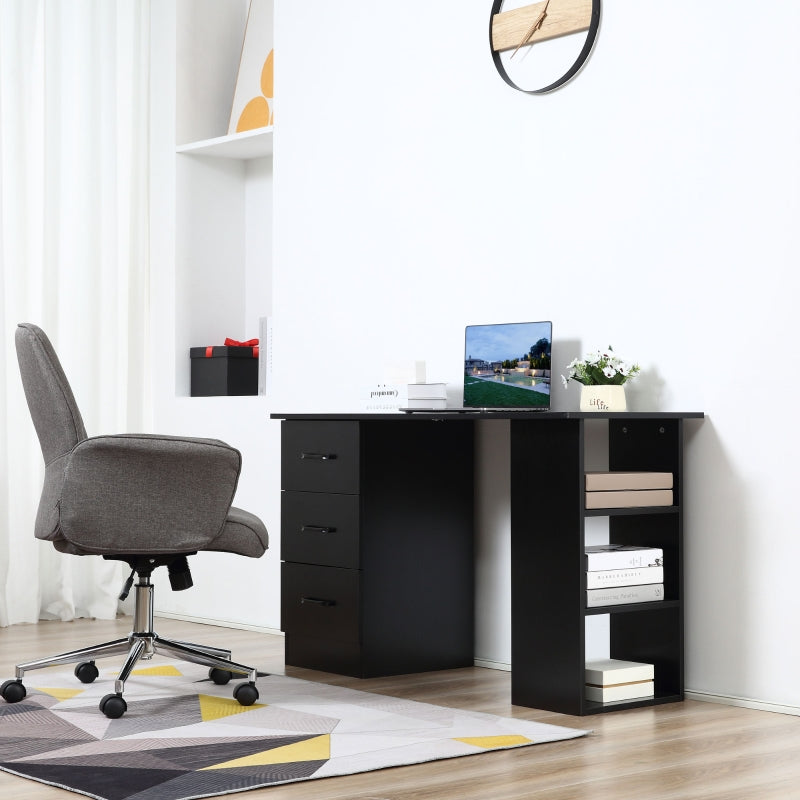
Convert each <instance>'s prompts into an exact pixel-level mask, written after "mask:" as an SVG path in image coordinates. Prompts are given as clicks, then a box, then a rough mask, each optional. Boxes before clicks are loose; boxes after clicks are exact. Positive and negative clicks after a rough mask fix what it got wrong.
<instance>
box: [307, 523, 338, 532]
mask: <svg viewBox="0 0 800 800" xmlns="http://www.w3.org/2000/svg"><path fill="white" fill-rule="evenodd" d="M300 532H301V533H336V528H331V527H329V526H327V525H301V526H300Z"/></svg>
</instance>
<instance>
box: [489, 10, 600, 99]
mask: <svg viewBox="0 0 800 800" xmlns="http://www.w3.org/2000/svg"><path fill="white" fill-rule="evenodd" d="M599 26H600V0H539V2H535V3H533V4H531V3H530V2H528V0H505V1H504V0H493V2H492V11H491V16H490V20H489V44H490V48H491V52H492V58H493V59H494V64H495V67H496V68H497V71H498V72H499V73H500V77H502V78H503V80H504V81H505V82H506V83H507V84H509V86H513V87H514V88H515V89H518V90H519V91H521V92H525V93H527V94H545V93H546V92H551V91H553V90H554V89H558V88H559V87H560V86H563V85H564V84H565V83H567V82H568V81H569V80H571V79H572V78H573V77H575V75H577V73H578V72H579V71H580V69H581V67H582V66H583V64H584V63H585V61H586V59H587V58H588V57H589V54H590V53H591V51H592V47H593V45H594V41H595V38H596V36H597V29H598V28H599Z"/></svg>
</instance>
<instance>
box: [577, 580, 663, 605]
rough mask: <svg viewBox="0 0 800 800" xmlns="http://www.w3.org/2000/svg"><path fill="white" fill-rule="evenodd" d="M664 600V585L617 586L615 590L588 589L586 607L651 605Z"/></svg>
mask: <svg viewBox="0 0 800 800" xmlns="http://www.w3.org/2000/svg"><path fill="white" fill-rule="evenodd" d="M663 599H664V584H663V583H648V584H645V585H643V586H617V587H615V588H613V589H587V590H586V607H587V608H597V607H598V606H618V605H622V604H624V603H651V602H654V601H656V600H663Z"/></svg>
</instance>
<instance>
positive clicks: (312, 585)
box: [281, 562, 361, 642]
mask: <svg viewBox="0 0 800 800" xmlns="http://www.w3.org/2000/svg"><path fill="white" fill-rule="evenodd" d="M360 577H361V573H360V572H359V571H358V570H355V569H340V568H339V567H319V566H316V565H314V564H292V563H287V562H284V563H283V564H282V565H281V628H282V629H283V631H284V632H285V633H286V634H287V635H288V634H290V633H297V634H301V635H303V636H308V637H316V638H319V639H329V640H339V641H343V642H358V641H359V639H360V626H359V586H360Z"/></svg>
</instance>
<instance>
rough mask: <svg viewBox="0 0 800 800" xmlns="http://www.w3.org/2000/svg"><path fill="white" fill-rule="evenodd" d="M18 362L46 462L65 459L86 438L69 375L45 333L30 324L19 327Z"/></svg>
mask: <svg viewBox="0 0 800 800" xmlns="http://www.w3.org/2000/svg"><path fill="white" fill-rule="evenodd" d="M14 341H15V344H16V347H17V360H18V361H19V371H20V374H21V376H22V386H23V388H24V389H25V397H26V399H27V401H28V408H29V409H30V412H31V417H32V418H33V425H34V427H35V428H36V434H37V435H38V437H39V444H40V445H41V447H42V455H43V456H44V463H45V464H49V463H50V462H52V461H54V460H55V459H57V458H58V457H59V456H63V455H64V454H65V453H68V452H69V451H70V450H72V448H73V447H75V445H76V444H78V442H80V441H83V440H84V439H85V438H86V428H85V427H84V425H83V418H82V417H81V412H80V411H79V410H78V405H77V403H76V402H75V397H74V395H73V394H72V389H70V386H69V382H68V381H67V376H66V375H65V374H64V370H63V369H62V367H61V362H60V361H59V360H58V356H57V355H56V351H55V350H54V349H53V345H51V344H50V340H49V339H48V338H47V335H46V334H45V332H44V331H43V330H42V329H41V328H39V327H37V326H36V325H32V324H31V323H29V322H23V323H21V324H20V325H19V326H18V327H17V333H16V336H15V340H14Z"/></svg>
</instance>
